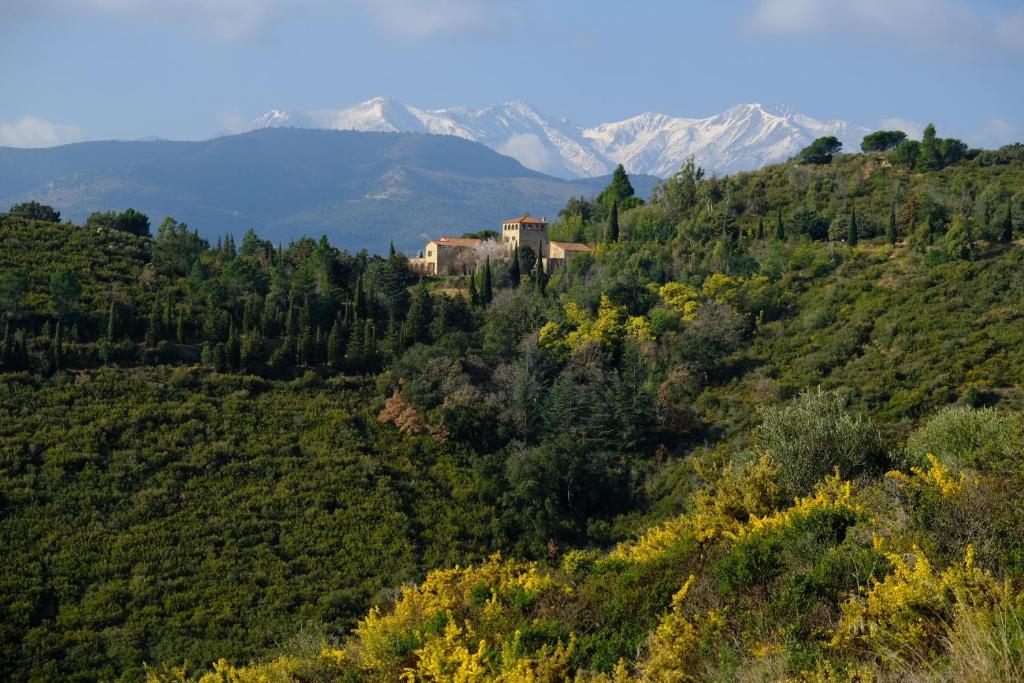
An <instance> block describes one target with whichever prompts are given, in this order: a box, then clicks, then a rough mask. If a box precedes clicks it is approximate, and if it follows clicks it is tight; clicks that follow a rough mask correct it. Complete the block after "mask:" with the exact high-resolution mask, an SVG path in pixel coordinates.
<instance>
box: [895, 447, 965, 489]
mask: <svg viewBox="0 0 1024 683" xmlns="http://www.w3.org/2000/svg"><path fill="white" fill-rule="evenodd" d="M927 457H928V464H929V467H928V469H927V470H924V469H921V468H919V467H911V468H910V472H911V474H912V475H913V476H912V477H911V476H907V475H906V474H904V473H903V472H900V471H893V472H889V473H888V474H887V475H886V476H887V477H889V478H891V479H895V480H897V481H899V482H900V483H901V484H902V485H903V486H905V487H908V488H918V487H921V486H929V487H934V488H935V489H937V490H938V492H939V493H941V494H942V495H943V496H956V495H959V494H961V493H963V492H964V486H965V484H966V483H967V475H966V474H965V473H963V472H961V473H960V474H959V476H955V475H954V474H953V471H952V470H951V469H950V468H949V467H947V466H945V465H943V464H942V463H941V462H939V460H938V458H936V457H935V456H934V455H932V454H931V453H929V454H928V456H927Z"/></svg>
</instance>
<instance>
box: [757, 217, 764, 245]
mask: <svg viewBox="0 0 1024 683" xmlns="http://www.w3.org/2000/svg"><path fill="white" fill-rule="evenodd" d="M757 239H758V240H759V241H761V242H763V241H764V216H758V217H757Z"/></svg>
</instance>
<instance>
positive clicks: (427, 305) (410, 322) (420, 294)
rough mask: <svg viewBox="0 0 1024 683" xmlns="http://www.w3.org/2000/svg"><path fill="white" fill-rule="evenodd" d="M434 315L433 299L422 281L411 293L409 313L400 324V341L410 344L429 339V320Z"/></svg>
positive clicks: (406, 344)
mask: <svg viewBox="0 0 1024 683" xmlns="http://www.w3.org/2000/svg"><path fill="white" fill-rule="evenodd" d="M433 317H434V306H433V300H432V299H431V298H430V292H428V291H427V287H426V285H425V284H423V283H422V282H421V283H420V284H419V285H417V286H416V289H414V290H413V293H412V302H411V303H410V304H409V314H408V315H406V317H405V322H404V323H403V324H402V343H403V345H405V346H412V345H413V344H418V343H422V342H428V341H430V322H431V320H432V319H433Z"/></svg>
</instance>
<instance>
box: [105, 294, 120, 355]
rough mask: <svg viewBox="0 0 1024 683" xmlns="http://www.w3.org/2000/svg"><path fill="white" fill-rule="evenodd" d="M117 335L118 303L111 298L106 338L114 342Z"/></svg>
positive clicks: (109, 341)
mask: <svg viewBox="0 0 1024 683" xmlns="http://www.w3.org/2000/svg"><path fill="white" fill-rule="evenodd" d="M116 337H117V305H116V304H115V303H114V300H113V299H111V300H110V309H109V310H108V311H107V336H106V337H105V339H106V340H107V342H108V343H110V344H113V343H114V339H115V338H116Z"/></svg>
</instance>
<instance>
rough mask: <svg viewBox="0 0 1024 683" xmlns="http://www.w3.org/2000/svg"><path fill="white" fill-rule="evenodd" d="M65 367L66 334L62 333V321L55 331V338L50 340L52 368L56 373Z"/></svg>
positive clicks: (58, 322) (58, 323)
mask: <svg viewBox="0 0 1024 683" xmlns="http://www.w3.org/2000/svg"><path fill="white" fill-rule="evenodd" d="M63 367H64V334H63V332H62V331H61V326H60V320H58V321H57V326H56V327H55V328H54V330H53V338H52V339H51V340H50V368H51V369H52V370H54V371H56V370H60V369H61V368H63Z"/></svg>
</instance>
